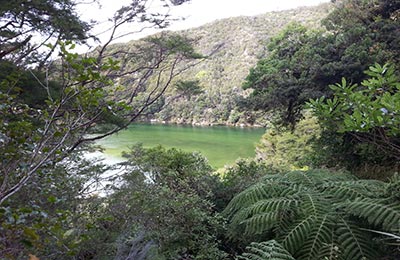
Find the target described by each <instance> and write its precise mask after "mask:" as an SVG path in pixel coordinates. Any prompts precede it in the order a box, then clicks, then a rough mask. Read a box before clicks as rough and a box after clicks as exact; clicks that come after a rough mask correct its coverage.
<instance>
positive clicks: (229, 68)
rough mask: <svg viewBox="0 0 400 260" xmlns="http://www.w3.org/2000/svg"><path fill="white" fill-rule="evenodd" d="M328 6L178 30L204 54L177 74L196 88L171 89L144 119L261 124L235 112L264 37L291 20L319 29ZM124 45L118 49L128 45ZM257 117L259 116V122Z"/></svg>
mask: <svg viewBox="0 0 400 260" xmlns="http://www.w3.org/2000/svg"><path fill="white" fill-rule="evenodd" d="M331 9H332V6H331V5H329V4H324V5H320V6H317V7H307V8H306V7H303V8H298V9H295V10H287V11H280V12H271V13H267V14H263V15H259V16H254V17H232V18H228V19H223V20H219V21H215V22H213V23H210V24H206V25H204V26H201V27H199V28H193V29H189V30H185V31H180V32H178V34H179V35H182V36H185V37H188V38H192V39H194V41H193V47H194V49H195V50H196V51H197V52H198V53H201V54H204V55H208V54H211V55H210V56H208V57H207V58H206V59H205V60H204V61H202V62H201V63H199V64H197V65H196V66H194V67H190V68H189V69H188V70H186V71H185V72H183V73H182V74H181V75H180V76H178V77H177V78H176V81H175V82H174V84H176V83H177V82H178V81H192V82H193V83H195V84H197V85H198V86H199V91H198V92H197V93H195V94H194V95H192V96H190V97H189V96H188V94H187V93H185V92H184V91H179V88H178V89H177V88H171V89H170V90H169V91H168V92H167V94H166V95H165V98H164V103H163V104H165V105H164V107H163V108H162V110H161V112H159V113H156V114H154V115H151V116H150V118H148V119H156V120H157V121H167V122H174V123H183V124H200V125H209V124H211V125H213V124H229V125H239V124H244V125H252V124H257V123H258V124H265V120H262V118H263V117H262V116H261V115H260V114H257V113H255V112H249V111H239V108H238V106H237V100H238V99H239V98H240V97H241V96H243V95H246V91H244V90H243V89H242V84H243V80H244V79H245V77H246V76H247V74H248V72H249V69H250V68H251V67H253V66H254V65H255V64H256V62H257V59H259V58H260V57H264V56H266V55H268V50H267V48H266V46H267V43H268V41H269V40H270V38H271V37H272V36H275V35H276V34H277V33H278V32H279V31H280V30H282V29H283V28H285V27H286V26H287V25H288V24H290V23H300V24H302V25H304V26H307V27H309V28H313V29H316V28H319V27H320V21H321V19H322V18H324V17H326V15H327V14H328V12H329V10H331ZM132 44H134V43H128V44H126V45H125V44H121V45H118V47H117V48H120V49H124V48H129V47H128V46H129V45H132ZM260 119H261V120H260Z"/></svg>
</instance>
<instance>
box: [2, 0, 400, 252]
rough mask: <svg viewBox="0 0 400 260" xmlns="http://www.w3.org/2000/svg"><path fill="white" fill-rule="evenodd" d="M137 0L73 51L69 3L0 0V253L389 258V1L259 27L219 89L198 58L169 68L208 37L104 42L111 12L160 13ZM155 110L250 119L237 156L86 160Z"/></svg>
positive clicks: (398, 181)
mask: <svg viewBox="0 0 400 260" xmlns="http://www.w3.org/2000/svg"><path fill="white" fill-rule="evenodd" d="M146 2H147V1H141V0H139V1H132V2H131V3H130V4H129V5H128V6H126V7H123V8H121V9H120V10H119V11H118V12H117V13H116V14H115V16H114V17H113V18H112V22H113V27H112V28H113V30H111V34H110V40H109V41H108V42H107V43H105V44H104V45H102V46H99V47H97V48H96V49H94V50H92V52H90V53H88V54H82V55H78V54H76V53H74V48H75V44H76V43H85V42H87V41H89V40H90V39H91V37H93V36H90V35H89V34H88V32H89V30H90V28H91V26H92V25H91V24H89V23H86V22H84V21H81V20H80V18H79V17H77V15H76V13H75V11H74V10H75V8H76V5H77V2H76V1H73V0H51V1H50V0H49V1H28V2H27V1H14V2H9V3H7V4H4V5H1V6H0V13H1V20H0V159H1V160H0V223H1V224H0V259H11V260H13V259H30V260H38V259H71V260H73V259H76V260H78V259H80V260H89V259H96V260H97V259H99V260H102V259H117V260H119V259H125V260H129V259H132V260H133V259H134V260H169V259H176V260H192V259H193V260H218V259H220V260H228V259H238V260H239V259H240V260H270V259H276V260H295V259H296V260H303V259H304V260H306V259H309V260H318V259H326V260H342V259H343V260H363V259H370V260H376V259H378V260H379V259H380V260H391V259H393V260H395V259H400V176H399V175H398V172H399V167H400V164H399V162H400V94H399V93H400V74H399V64H400V63H399V62H400V61H399V57H400V23H399V21H400V1H399V0H365V1H360V0H343V1H335V3H332V6H330V7H329V8H327V6H326V5H324V6H323V10H330V11H331V12H330V13H329V15H327V17H326V18H324V19H323V20H322V23H321V24H320V25H315V24H313V26H311V28H310V27H307V26H306V25H307V24H308V23H311V22H310V21H314V20H313V19H311V18H310V19H311V20H309V21H308V22H307V23H303V24H298V23H292V24H290V25H288V26H286V27H285V28H281V29H282V30H281V32H280V33H278V34H276V35H275V36H274V37H272V38H268V39H266V40H265V42H264V43H263V45H260V46H259V47H260V48H261V49H264V50H265V51H264V52H262V53H259V55H258V57H257V58H258V62H254V64H253V66H254V67H253V68H252V69H250V71H249V72H248V76H247V77H246V78H245V79H243V82H241V84H243V89H240V88H238V86H232V88H229V89H228V88H227V89H228V90H226V91H225V90H223V91H222V90H221V89H219V88H218V87H217V86H216V87H215V89H212V88H210V89H208V88H204V87H203V85H202V84H204V78H207V77H209V73H211V72H210V71H197V72H196V75H197V77H196V76H195V75H194V76H193V77H191V78H189V79H187V78H186V79H185V78H184V77H181V76H182V73H184V72H186V71H187V70H188V69H190V68H193V67H195V66H200V68H203V67H201V66H202V65H199V64H202V62H204V60H207V59H210V58H211V57H213V55H215V53H217V52H218V51H221V50H222V51H223V50H224V49H223V47H221V46H219V47H218V46H209V50H212V51H211V52H206V53H203V52H202V53H200V52H199V51H198V50H196V48H195V47H194V42H195V41H196V40H195V39H191V38H189V37H186V36H184V35H182V34H179V33H178V34H175V33H170V32H169V33H161V34H157V35H155V36H151V37H148V38H145V39H142V40H140V41H137V42H134V43H132V45H130V48H122V49H121V48H119V47H120V46H121V45H119V44H115V45H110V44H111V43H112V42H113V41H114V40H115V39H118V37H119V35H118V32H119V29H120V27H121V26H124V25H126V24H128V25H129V24H132V23H138V24H141V25H142V26H143V27H147V26H151V27H155V28H166V27H167V26H168V23H169V21H170V20H169V19H170V17H169V15H167V14H166V15H162V14H160V13H152V12H150V11H149V10H147V5H146ZM162 2H163V3H164V4H165V6H164V7H165V8H166V9H167V10H169V8H173V7H174V6H176V5H180V4H184V2H187V1H185V0H183V1H167V0H165V1H162ZM303 11H304V10H303ZM166 13H167V11H166ZM289 13H290V14H293V13H296V12H295V11H290V12H289ZM317 13H318V15H320V14H321V13H320V12H317ZM243 19H244V18H243ZM229 21H230V20H229ZM215 28H218V26H217V27H215ZM33 33H36V34H38V35H41V36H42V37H43V36H44V38H41V39H42V41H41V42H39V43H38V42H37V40H36V41H34V40H32V39H33V38H35V37H36V36H37V35H33ZM257 33H260V32H257ZM123 34H124V32H123ZM34 36H35V37H34ZM266 38H267V37H266ZM258 44H260V43H259V42H257V45H258ZM221 48H222V49H221ZM243 48H245V47H243ZM267 49H268V51H266V50H267ZM214 51H215V52H214ZM243 52H245V51H243ZM55 53H57V54H58V58H56V59H55V60H52V59H53V56H54V54H55ZM228 56H229V55H228ZM217 57H218V58H221V59H222V56H217ZM255 63H256V64H255ZM231 65H232V66H234V65H235V64H231ZM236 65H237V64H236ZM231 70H233V69H232V68H227V71H229V73H230V71H231ZM212 72H213V73H215V74H216V75H220V76H221V75H225V73H224V67H223V66H222V67H221V68H219V69H218V70H215V71H214V68H213V71H212ZM218 73H219V74H218ZM239 74H240V73H239ZM220 76H216V77H217V78H218V77H220ZM225 76H226V77H229V75H228V74H227V75H225ZM225 76H224V77H225ZM236 76H237V75H236ZM236 76H235V79H236ZM224 77H222V76H221V77H220V78H221V80H225V78H224ZM238 78H240V77H239V76H238ZM211 81H212V80H211ZM165 93H167V95H165ZM171 93H172V94H171ZM243 93H246V94H243ZM209 108H212V109H209ZM227 108H229V109H227ZM202 112H204V113H205V117H206V116H208V115H210V119H205V118H200V117H199V118H197V116H199V114H200V113H202ZM217 112H218V113H220V114H218V115H216V113H217ZM178 113H179V114H178ZM190 113H192V114H190ZM208 113H209V114H208ZM155 117H160V118H180V119H182V120H181V123H185V122H186V123H193V121H196V120H197V122H202V120H205V121H207V122H209V121H210V122H211V121H212V122H224V123H226V124H235V123H238V122H243V123H244V122H246V123H249V122H252V123H255V122H257V120H259V119H262V120H263V122H267V129H266V133H265V134H264V136H263V137H262V138H261V140H260V141H259V143H258V145H257V147H256V154H257V155H256V157H255V158H254V159H251V160H250V159H246V160H245V159H240V158H238V160H237V162H236V163H235V165H233V166H230V167H226V168H224V169H220V170H219V171H217V172H215V171H214V170H213V168H212V167H211V166H210V165H209V163H208V161H207V158H205V157H203V156H202V155H201V154H200V153H198V152H195V151H193V152H184V151H181V150H178V149H175V148H171V149H166V148H164V147H162V146H157V147H153V148H144V147H143V145H141V144H137V145H135V146H133V147H131V149H130V151H129V152H126V153H125V154H124V155H123V156H124V158H125V161H124V162H122V163H118V164H115V165H107V164H104V162H102V161H101V160H97V159H92V158H90V157H88V156H87V154H88V153H89V152H92V151H97V150H99V149H101V148H99V147H97V146H96V144H95V141H96V140H99V139H102V138H104V137H107V136H109V135H112V134H114V133H117V132H118V131H120V130H121V129H124V128H125V127H127V126H128V125H129V124H132V123H134V122H136V121H138V120H140V119H143V118H155ZM243 118H246V120H244V119H243ZM257 118H258V119H257ZM93 133H96V134H93Z"/></svg>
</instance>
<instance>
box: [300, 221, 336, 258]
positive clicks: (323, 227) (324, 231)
mask: <svg viewBox="0 0 400 260" xmlns="http://www.w3.org/2000/svg"><path fill="white" fill-rule="evenodd" d="M333 225H334V220H333V219H332V218H331V217H330V216H327V215H325V216H322V217H318V218H317V219H316V221H315V223H314V226H313V228H312V230H311V233H310V235H309V236H308V239H307V240H306V241H305V243H304V244H303V246H302V247H301V249H300V250H299V252H298V253H297V256H298V258H297V259H299V260H300V259H304V260H306V259H307V260H314V259H325V258H328V259H329V258H330V257H332V251H325V254H323V253H322V252H321V251H322V250H321V249H322V248H324V247H325V246H326V245H327V244H330V243H332V241H333V232H332V227H333Z"/></svg>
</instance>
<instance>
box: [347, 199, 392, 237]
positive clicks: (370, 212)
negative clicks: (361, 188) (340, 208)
mask: <svg viewBox="0 0 400 260" xmlns="http://www.w3.org/2000/svg"><path fill="white" fill-rule="evenodd" d="M346 209H347V211H348V212H349V213H350V214H352V215H355V216H358V217H362V218H366V219H367V220H368V222H369V223H370V224H372V225H374V226H382V227H383V228H384V229H385V230H387V231H391V230H398V229H399V228H400V203H398V202H397V201H396V202H394V203H388V201H387V200H382V199H369V198H364V199H357V200H355V201H353V202H349V203H346Z"/></svg>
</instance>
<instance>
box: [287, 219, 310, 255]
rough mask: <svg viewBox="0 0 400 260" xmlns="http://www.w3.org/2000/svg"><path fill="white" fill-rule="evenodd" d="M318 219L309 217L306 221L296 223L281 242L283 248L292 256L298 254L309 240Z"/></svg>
mask: <svg viewBox="0 0 400 260" xmlns="http://www.w3.org/2000/svg"><path fill="white" fill-rule="evenodd" d="M316 219H317V218H316V216H314V215H308V216H307V217H305V218H304V219H301V220H300V221H297V222H295V223H294V224H293V225H292V226H291V227H290V229H289V230H288V232H286V234H285V236H283V237H282V239H281V240H280V241H281V244H282V245H283V247H284V248H286V249H287V250H288V251H289V252H290V253H292V254H294V253H296V251H297V250H299V249H300V248H301V247H302V245H303V244H304V242H305V241H306V240H307V238H308V236H309V234H310V233H311V230H312V227H313V226H314V224H315V222H316Z"/></svg>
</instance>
